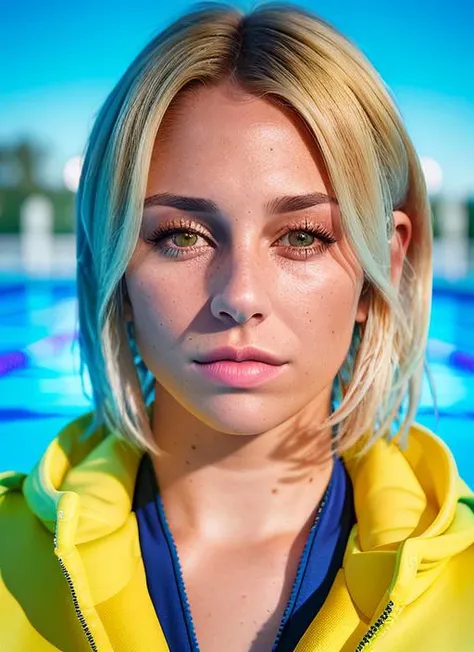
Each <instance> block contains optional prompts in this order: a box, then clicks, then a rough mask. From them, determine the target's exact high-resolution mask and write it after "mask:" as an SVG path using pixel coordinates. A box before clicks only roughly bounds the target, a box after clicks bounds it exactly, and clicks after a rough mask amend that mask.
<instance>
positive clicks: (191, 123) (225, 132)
mask: <svg viewBox="0 0 474 652" xmlns="http://www.w3.org/2000/svg"><path fill="white" fill-rule="evenodd" d="M242 165H245V167H246V168H247V170H248V172H249V174H255V171H256V169H258V170H259V171H262V172H263V171H264V170H265V169H267V170H268V171H269V173H271V174H277V171H278V170H281V171H282V172H283V171H284V172H285V175H286V177H287V178H288V176H289V173H290V171H292V173H293V175H298V174H299V175H307V174H308V172H312V173H313V176H314V175H315V176H316V177H318V178H319V179H321V180H322V184H323V185H324V187H325V188H326V189H327V190H328V191H329V190H330V184H329V178H328V175H327V172H326V169H325V165H324V162H323V159H322V156H321V155H320V152H319V148H318V146H317V143H316V141H315V139H314V137H313V135H312V134H311V133H310V131H309V129H308V128H307V127H306V125H305V123H304V121H303V120H302V118H300V117H299V116H298V114H297V113H296V112H295V111H294V110H293V109H291V108H289V107H288V106H284V105H283V104H282V103H279V101H278V100H276V99H273V98H269V97H267V98H260V97H255V96H253V95H249V94H248V93H245V92H244V91H242V90H240V89H238V88H235V87H233V86H231V85H230V84H223V85H220V86H214V87H204V86H199V87H195V88H193V89H192V90H191V91H189V90H188V91H185V92H182V93H181V94H179V95H178V96H177V97H176V98H175V100H174V101H173V103H172V104H171V106H170V107H169V109H168V110H167V112H166V114H165V116H164V119H163V121H162V123H161V125H160V127H159V130H158V134H157V136H156V139H155V143H154V147H153V154H152V160H151V168H150V172H151V173H153V174H158V173H159V172H160V171H161V173H162V174H166V170H169V169H170V168H173V169H174V171H176V169H177V168H179V170H180V172H183V171H184V170H187V169H190V168H192V169H193V174H198V175H201V174H202V173H205V171H206V170H207V169H210V168H212V167H213V166H218V167H220V168H223V167H224V166H225V167H227V168H231V167H233V168H234V169H233V170H232V172H233V174H235V168H236V167H239V166H242ZM203 166H204V167H203ZM309 181H310V179H308V182H309ZM320 189H321V188H320Z"/></svg>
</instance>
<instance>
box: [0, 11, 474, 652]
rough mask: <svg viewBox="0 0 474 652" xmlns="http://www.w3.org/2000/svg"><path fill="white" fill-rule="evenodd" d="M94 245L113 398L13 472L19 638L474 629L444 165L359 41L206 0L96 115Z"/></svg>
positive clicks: (355, 635)
mask: <svg viewBox="0 0 474 652" xmlns="http://www.w3.org/2000/svg"><path fill="white" fill-rule="evenodd" d="M77 243H78V244H77V283H78V302H79V327H80V328H79V338H80V346H81V355H82V360H83V363H84V364H85V365H86V366H87V369H88V372H89V374H90V379H91V384H92V389H93V400H94V409H93V410H92V411H91V412H89V413H87V414H85V415H82V416H81V417H79V418H78V419H76V420H74V421H73V422H71V423H70V424H68V425H67V426H66V427H65V428H64V429H63V430H62V432H60V433H59V435H58V437H57V438H55V439H54V441H52V442H51V444H50V445H49V447H48V449H47V450H46V452H45V454H44V456H43V457H42V458H41V459H40V460H39V461H38V464H37V465H36V466H35V468H34V469H33V470H32V471H31V473H29V474H28V475H26V476H25V475H24V474H20V473H14V472H12V473H6V474H3V476H2V478H1V485H0V486H1V488H2V492H3V494H2V500H1V503H0V505H1V509H0V526H1V529H0V531H1V533H2V535H1V539H0V564H1V566H0V568H1V583H0V604H1V605H2V609H1V615H0V649H2V650H8V651H9V652H17V651H18V652H19V651H20V650H21V651H22V652H23V651H26V650H28V651H29V650H35V651H36V650H41V651H42V650H45V651H46V650H74V651H76V650H78V651H79V650H90V649H92V650H99V651H100V652H110V651H112V650H113V651H114V652H122V651H123V652H125V651H126V652H138V651H140V652H143V651H147V650H171V651H173V652H185V651H187V650H197V649H200V650H202V651H203V652H208V651H210V652H214V651H216V652H221V651H226V652H243V651H246V650H251V651H252V652H262V651H277V652H282V651H283V650H298V652H303V651H304V652H309V651H316V650H318V651H319V650H324V651H326V650H327V651H335V650H344V651H349V650H351V651H354V650H357V651H359V650H364V651H365V650H386V651H387V652H393V651H403V652H406V651H411V650H413V651H415V650H416V651H419V650H430V652H433V651H446V652H447V651H452V650H456V652H463V651H466V652H467V651H468V650H473V649H474V628H473V626H472V622H471V621H472V618H471V615H470V610H471V606H470V605H471V604H472V600H473V599H474V588H473V587H474V581H473V580H474V570H473V566H474V546H473V542H474V513H473V512H474V497H473V494H472V493H471V492H470V490H469V489H468V488H467V486H466V485H465V484H464V483H463V482H462V480H461V479H460V478H459V477H458V474H457V470H456V466H455V462H454V459H453V456H452V454H451V453H450V451H449V450H448V449H447V447H446V446H445V444H444V443H443V442H442V441H441V440H440V439H438V438H437V437H436V436H435V435H434V434H433V433H432V432H430V431H429V430H428V429H426V428H424V427H422V426H421V425H419V424H417V423H416V422H415V421H414V416H415V413H416V410H417V406H418V402H419V397H420V388H421V384H422V378H423V369H424V361H425V346H426V340H427V331H428V324H429V318H430V298H431V274H432V259H431V256H432V249H431V248H432V230H431V221H430V209H429V204H428V200H427V194H426V188H425V184H424V180H423V175H422V171H421V168H420V163H419V160H418V158H417V156H416V153H415V151H414V148H413V145H412V143H411V142H410V139H409V138H408V136H407V133H406V130H405V128H404V126H403V124H402V121H401V119H400V116H399V114H398V113H397V110H396V108H395V105H394V102H393V100H392V99H391V97H390V95H389V93H388V91H387V89H386V88H385V86H384V84H383V82H382V81H381V80H380V78H379V77H378V75H377V73H376V72H375V71H374V69H373V68H372V67H371V65H370V64H369V63H368V62H367V60H366V59H365V58H364V57H363V55H362V54H361V53H360V52H359V51H358V50H357V49H356V48H355V46H354V45H352V44H351V43H350V42H349V41H348V40H347V39H346V38H344V36H342V35H341V34H340V33H339V32H337V31H336V30H335V29H334V28H333V27H331V26H330V25H328V24H327V23H325V22H324V21H322V20H321V19H319V18H318V17H316V16H314V15H313V14H311V13H309V12H308V11H306V10H303V9H300V8H297V7H294V6H291V5H280V4H272V5H261V6H259V7H258V8H256V9H255V10H254V11H252V12H250V13H248V14H246V15H244V14H242V13H241V12H240V11H238V10H237V9H235V8H233V7H231V6H228V5H224V4H212V3H211V4H204V5H199V6H197V7H194V8H193V9H192V10H191V11H189V12H188V13H187V14H185V15H184V16H182V17H181V18H180V19H179V20H177V21H176V22H174V23H173V24H172V25H171V26H169V27H168V28H166V29H165V30H164V31H163V32H162V33H161V34H159V35H158V36H157V37H156V38H155V39H154V40H153V41H152V42H151V43H150V44H149V45H148V46H147V47H146V48H145V50H144V51H143V52H142V53H141V54H140V55H139V56H138V57H137V59H136V60H135V61H134V62H133V64H132V65H131V67H130V68H129V69H128V70H127V72H126V73H125V75H124V76H123V78H122V79H121V80H120V81H119V83H118V84H117V86H116V87H115V89H114V90H113V91H112V93H111V95H110V96H109V98H108V99H107V101H106V103H105V105H104V107H103V108H102V110H101V112H100V114H99V116H98V118H97V120H96V123H95V126H94V128H93V131H92V134H91V137H90V142H89V145H88V149H87V155H86V158H85V163H84V169H83V174H82V179H81V186H80V189H79V193H78V222H77Z"/></svg>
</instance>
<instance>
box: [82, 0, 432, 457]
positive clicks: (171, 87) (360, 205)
mask: <svg viewBox="0 0 474 652" xmlns="http://www.w3.org/2000/svg"><path fill="white" fill-rule="evenodd" d="M226 81H231V82H233V83H235V85H236V86H237V87H239V88H240V89H242V90H244V91H245V92H246V93H250V94H252V95H255V96H258V97H265V96H266V97H268V98H269V99H270V98H271V99H272V100H274V101H277V102H281V103H282V104H283V105H285V106H287V107H288V106H289V107H292V109H293V110H294V111H295V112H296V113H297V114H298V115H299V116H300V117H301V118H302V120H303V121H304V122H305V123H306V125H307V127H308V129H309V131H310V132H311V133H312V134H313V135H314V138H315V142H316V143H317V146H318V148H319V150H320V152H321V155H322V157H323V160H324V163H325V165H326V167H327V171H328V174H329V178H330V181H331V185H332V188H333V190H334V192H335V195H336V197H337V200H338V203H339V208H340V213H341V220H342V226H343V230H344V232H345V234H346V237H347V240H348V242H349V245H350V247H351V248H352V250H353V252H354V254H355V256H356V258H357V260H358V262H359V263H360V265H361V267H362V269H363V270H364V274H365V281H366V288H367V291H368V293H369V300H370V309H369V314H368V318H367V321H366V322H365V324H363V326H359V325H358V324H357V325H356V327H355V328H354V339H353V343H352V345H351V348H350V350H349V351H348V354H347V358H346V360H345V362H344V364H343V365H342V367H341V369H340V370H339V372H338V374H337V376H336V378H335V380H334V387H333V397H334V403H333V408H334V409H333V413H332V414H331V415H330V418H329V419H328V420H327V421H326V422H325V423H323V424H321V425H320V428H325V427H327V426H333V427H334V426H337V431H338V450H339V452H342V451H344V450H346V449H348V448H349V447H350V446H352V445H354V444H358V448H360V443H361V442H364V443H365V448H363V450H366V449H367V448H368V447H369V446H371V445H372V443H373V442H374V441H376V440H377V439H378V438H379V437H382V436H384V437H386V438H389V439H391V438H392V437H393V436H394V434H395V432H398V434H399V435H400V439H399V441H400V443H402V444H403V443H406V437H407V433H408V429H409V427H410V424H411V422H412V420H413V419H414V417H415V413H416V411H417V409H418V404H419V400H420V395H421V389H422V381H423V371H424V366H425V365H426V361H425V350H426V343H427V336H428V327H429V321H430V312H431V293H432V237H433V235H432V216H431V208H430V204H429V200H428V196H427V191H426V186H425V181H424V176H423V172H422V169H421V165H420V161H419V159H418V156H417V154H416V152H415V149H414V147H413V144H412V142H411V140H410V138H409V136H408V134H407V131H406V129H405V127H404V125H403V122H402V119H401V117H400V114H399V112H398V110H397V108H396V105H395V102H394V100H393V98H392V97H391V95H390V93H389V91H388V90H387V87H386V86H385V84H384V82H383V81H382V80H381V78H380V77H379V75H378V73H377V72H376V71H375V69H374V68H373V67H372V65H371V64H370V63H369V61H368V60H367V59H366V58H365V56H364V55H363V54H362V53H361V51H360V50H359V49H358V48H357V47H356V46H355V45H353V44H352V43H351V42H350V41H349V40H348V39H347V38H346V37H345V36H343V35H342V34H341V33H340V32H339V31H337V30H336V29H335V28H334V27H333V26H331V25H330V24H328V23H327V22H326V21H324V20H322V19H321V18H319V17H318V16H316V15H314V14H313V13H311V12H309V11H307V10H305V9H302V8H300V7H296V6H293V5H291V4H287V3H269V4H262V5H260V6H257V7H255V8H254V9H253V10H252V11H251V12H249V13H243V12H242V11H241V10H240V9H237V8H236V7H233V6H231V5H228V4H224V3H217V2H216V3H215V2H204V3H199V4H198V5H194V6H193V7H192V8H191V9H190V10H189V11H188V12H187V13H185V14H184V15H182V16H181V17H179V18H178V19H177V20H176V21H175V22H173V23H172V24H171V25H169V26H168V27H167V28H166V29H164V30H163V31H162V32H161V33H159V34H158V35H157V36H156V37H155V38H154V39H153V40H152V41H151V42H150V43H149V44H148V45H147V47H145V49H144V50H143V51H142V52H141V53H140V54H139V55H138V56H137V57H136V59H135V60H134V61H133V63H132V64H131V65H130V67H129V68H128V70H127V71H126V72H125V74H124V75H123V77H122V78H121V79H120V81H119V82H118V83H117V85H116V86H115V88H114V89H113V90H112V92H111V93H110V95H109V97H108V98H107V100H106V102H105V104H104V106H103V107H102V109H101V111H100V113H99V115H98V117H97V119H96V122H95V125H94V127H93V130H92V133H91V136H90V139H89V143H88V147H87V151H86V156H85V160H84V166H83V172H82V176H81V182H80V187H79V191H78V196H77V209H78V219H77V289H78V306H79V334H78V335H79V344H80V354H81V375H82V374H83V372H84V365H86V366H87V368H88V372H89V377H90V381H91V385H92V391H93V402H94V414H95V419H94V422H93V427H95V426H97V425H98V424H106V425H107V426H108V427H109V428H111V429H113V430H115V431H116V432H117V434H118V435H119V436H120V437H123V439H124V440H125V441H129V442H131V443H132V444H134V445H137V446H139V447H140V448H145V449H148V450H149V451H153V452H155V453H159V451H158V449H157V447H156V444H155V443H154V442H153V438H152V432H151V429H150V424H149V418H148V414H147V410H146V405H147V404H148V403H149V402H150V399H151V398H152V397H153V388H154V378H153V377H152V375H151V373H150V372H149V371H148V370H147V368H146V366H145V364H144V362H143V360H142V359H141V357H140V355H139V353H138V350H137V347H136V343H135V341H134V338H133V331H132V330H131V329H130V328H129V327H128V325H126V324H125V321H124V315H123V299H124V290H125V286H124V273H125V271H126V268H127V265H128V263H129V261H130V259H131V257H132V254H133V252H134V249H135V245H136V242H137V239H138V234H139V229H140V222H141V214H142V209H143V202H144V198H145V191H146V182H147V174H148V168H149V165H150V160H151V153H152V148H153V145H154V141H155V138H156V134H157V131H158V129H159V127H160V124H161V122H162V120H163V117H164V115H165V113H166V111H167V110H168V108H169V107H170V105H171V103H172V102H173V100H174V99H175V98H176V97H177V95H178V94H179V93H181V92H183V91H186V90H191V89H193V88H194V87H195V86H199V85H200V84H202V83H204V84H206V86H209V85H213V84H215V85H217V84H220V83H223V82H226ZM395 209H400V210H403V211H405V212H406V213H407V214H408V215H409V217H410V219H411V221H412V239H411V242H410V245H409V248H408V251H407V256H406V258H405V261H404V267H403V273H402V278H401V282H400V289H399V291H397V290H396V288H395V287H394V286H393V285H392V283H391V281H390V245H389V239H390V237H391V235H392V233H393V228H394V225H393V215H392V212H393V211H394V210H395ZM426 368H427V367H426ZM427 369H428V368H427ZM429 380H430V378H429ZM336 403H338V406H337V408H336V407H335V406H336ZM394 426H395V427H396V431H394Z"/></svg>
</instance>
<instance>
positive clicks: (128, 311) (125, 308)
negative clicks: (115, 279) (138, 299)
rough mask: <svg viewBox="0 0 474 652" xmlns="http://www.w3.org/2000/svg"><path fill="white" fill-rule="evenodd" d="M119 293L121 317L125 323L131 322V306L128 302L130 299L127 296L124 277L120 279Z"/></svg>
mask: <svg viewBox="0 0 474 652" xmlns="http://www.w3.org/2000/svg"><path fill="white" fill-rule="evenodd" d="M121 292H122V306H123V317H124V319H125V321H126V322H129V321H133V309H132V304H131V302H130V297H129V295H128V291H127V283H126V280H125V277H122V281H121Z"/></svg>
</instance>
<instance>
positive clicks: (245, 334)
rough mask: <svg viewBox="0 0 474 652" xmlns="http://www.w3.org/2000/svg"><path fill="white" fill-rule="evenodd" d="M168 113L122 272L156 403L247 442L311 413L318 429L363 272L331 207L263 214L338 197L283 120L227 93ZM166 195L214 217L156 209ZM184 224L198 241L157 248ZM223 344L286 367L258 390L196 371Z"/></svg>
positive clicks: (184, 99) (209, 94) (209, 92)
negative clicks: (302, 198) (165, 397)
mask: <svg viewBox="0 0 474 652" xmlns="http://www.w3.org/2000/svg"><path fill="white" fill-rule="evenodd" d="M174 108H177V109H178V110H173V111H172V112H169V113H168V114H167V116H166V119H165V121H164V123H163V124H162V125H161V127H160V130H159V133H158V137H157V140H156V143H155V147H154V152H153V157H152V161H151V165H150V169H149V175H148V184H147V193H146V197H147V202H146V203H145V209H144V212H143V220H142V228H141V233H140V239H139V241H138V244H137V248H136V250H135V253H134V256H133V258H132V260H131V262H130V264H129V266H128V269H127V273H126V282H127V290H128V294H129V297H130V306H131V310H129V311H128V315H129V317H130V318H133V321H134V327H135V336H136V340H137V345H138V348H139V351H140V353H141V355H142V357H143V360H144V362H145V364H146V365H147V367H148V369H149V370H150V371H151V372H152V373H153V375H154V377H155V378H156V380H157V386H156V389H157V402H158V403H159V399H158V396H159V392H160V391H163V390H165V391H166V392H168V393H169V394H170V395H171V396H172V397H173V398H174V399H175V401H176V402H177V404H179V405H180V406H182V408H184V409H185V410H187V411H188V412H189V413H191V414H192V415H194V416H195V417H197V418H198V419H199V420H200V421H201V422H203V423H205V424H207V425H208V426H209V427H211V428H213V429H215V430H218V431H221V432H227V433H233V434H240V435H255V434H259V433H261V432H264V431H267V430H269V429H271V428H273V427H276V426H278V425H280V424H284V423H286V422H288V420H289V419H291V418H292V417H295V415H297V414H303V413H305V412H306V411H309V413H311V414H312V415H314V416H318V417H319V418H321V419H323V418H325V417H326V416H327V415H328V413H329V410H330V396H331V386H332V383H333V380H334V378H335V376H336V374H337V371H338V370H339V368H340V366H341V365H342V363H343V361H344V358H345V356H346V354H347V352H348V349H349V346H350V342H351V337H352V332H353V328H354V324H355V322H356V321H364V320H365V319H366V316H367V308H366V306H365V304H364V303H362V301H360V300H359V298H360V292H361V288H362V281H363V275H362V270H361V269H360V268H359V267H358V265H357V263H356V262H355V259H354V257H353V256H351V254H350V251H349V249H348V246H347V244H346V242H345V240H344V236H343V234H342V233H341V228H340V223H339V212H338V207H337V203H335V202H329V201H324V202H323V203H319V204H317V205H313V206H308V207H307V208H302V207H301V206H302V205H301V204H300V206H299V207H298V205H297V204H296V203H294V207H296V208H298V210H290V208H291V206H287V207H286V208H285V210H284V211H283V212H282V210H281V209H279V210H277V211H276V212H273V213H271V212H270V210H269V209H268V208H267V204H269V203H270V202H272V201H273V202H274V201H275V200H277V199H278V198H282V197H289V196H297V195H307V194H310V193H323V194H324V195H332V192H331V188H330V185H329V181H328V179H327V176H326V173H325V170H324V168H323V166H322V163H321V160H320V158H319V155H318V152H317V149H316V147H315V146H314V144H313V143H312V141H311V139H310V137H309V135H308V134H307V133H306V132H305V130H304V128H303V127H302V125H301V124H300V122H299V121H298V119H297V118H296V117H295V116H294V115H293V114H292V113H291V112H289V111H288V110H287V109H283V108H280V107H278V106H276V105H275V104H272V103H270V102H269V101H267V100H264V99H257V98H255V97H249V96H244V95H240V94H237V93H236V91H232V90H231V89H230V87H229V86H221V87H217V88H205V87H204V86H203V87H202V88H200V89H199V90H198V91H196V92H195V93H194V94H187V95H183V96H181V97H180V98H179V102H178V103H177V104H176V106H175V107H174ZM162 193H168V194H173V195H179V196H183V197H187V198H189V197H193V198H196V197H198V198H202V199H204V200H206V201H207V202H213V204H214V205H215V212H214V213H213V214H210V213H209V212H208V209H204V208H202V207H201V211H203V210H204V211H205V212H196V211H193V212H188V211H186V210H184V207H183V206H182V205H181V208H180V209H179V208H178V207H176V204H175V206H174V207H170V206H166V205H159V204H158V201H159V200H158V198H157V195H159V194H162ZM181 222H182V223H183V225H184V228H185V229H187V230H188V232H189V231H191V233H188V234H186V233H181V234H174V235H171V236H165V237H164V238H163V239H162V240H161V241H158V242H155V243H154V242H153V238H154V237H155V235H154V232H155V231H156V229H157V228H162V227H166V226H170V227H177V226H180V223H181ZM308 227H309V228H310V229H313V228H315V229H317V230H318V231H320V232H321V233H322V235H321V236H318V235H314V234H312V233H311V232H308ZM194 231H198V233H197V234H196V233H193V232H194ZM321 238H322V239H321ZM326 239H329V241H330V242H326V241H325V240H326ZM332 241H334V242H332ZM224 345H231V346H234V347H237V348H240V347H243V346H246V345H253V346H255V347H258V348H261V349H264V350H265V351H267V352H270V353H272V354H274V355H275V356H276V357H278V358H279V359H280V361H282V362H284V363H285V364H284V365H283V367H282V368H281V369H280V371H279V373H278V375H277V376H276V377H274V378H273V379H271V380H268V381H266V382H264V383H263V384H260V385H258V386H256V387H252V388H243V387H229V386H228V385H226V384H225V383H219V382H215V381H211V380H209V379H207V378H206V377H205V376H203V374H202V372H201V370H200V369H199V368H198V365H196V363H195V362H194V361H195V360H199V359H202V357H203V356H204V355H205V354H207V353H209V352H210V351H211V350H213V349H215V348H216V347H220V346H224Z"/></svg>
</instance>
